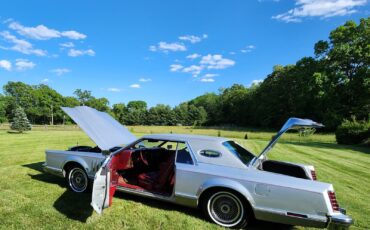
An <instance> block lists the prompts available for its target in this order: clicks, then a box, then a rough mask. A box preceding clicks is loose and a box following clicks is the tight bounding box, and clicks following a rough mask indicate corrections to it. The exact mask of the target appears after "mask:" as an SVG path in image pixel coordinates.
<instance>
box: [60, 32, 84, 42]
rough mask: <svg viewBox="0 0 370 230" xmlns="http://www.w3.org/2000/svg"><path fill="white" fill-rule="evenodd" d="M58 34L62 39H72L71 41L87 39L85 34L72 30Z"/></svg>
mask: <svg viewBox="0 0 370 230" xmlns="http://www.w3.org/2000/svg"><path fill="white" fill-rule="evenodd" d="M60 34H61V35H62V36H63V37H67V38H69V39H73V40H79V39H85V38H86V37H87V36H86V35H85V34H82V33H79V32H77V31H74V30H69V31H63V32H61V33H60Z"/></svg>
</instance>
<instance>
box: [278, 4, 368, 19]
mask: <svg viewBox="0 0 370 230" xmlns="http://www.w3.org/2000/svg"><path fill="white" fill-rule="evenodd" d="M366 2H367V1H366V0H296V2H295V8H293V9H290V10H289V11H287V12H286V13H283V14H278V15H276V16H273V17H272V18H273V19H276V20H280V21H284V22H301V21H302V18H304V17H321V18H329V17H334V16H343V15H348V14H353V13H355V12H357V11H356V9H355V7H358V6H363V5H365V4H366Z"/></svg>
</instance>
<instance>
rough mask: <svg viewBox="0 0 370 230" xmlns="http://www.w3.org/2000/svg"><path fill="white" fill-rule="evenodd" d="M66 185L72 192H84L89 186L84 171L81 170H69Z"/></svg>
mask: <svg viewBox="0 0 370 230" xmlns="http://www.w3.org/2000/svg"><path fill="white" fill-rule="evenodd" d="M68 184H69V187H70V188H71V189H72V191H74V192H84V191H85V190H86V189H87V186H88V184H89V180H88V179H87V175H86V173H85V171H84V170H83V169H81V168H73V169H71V171H69V174H68Z"/></svg>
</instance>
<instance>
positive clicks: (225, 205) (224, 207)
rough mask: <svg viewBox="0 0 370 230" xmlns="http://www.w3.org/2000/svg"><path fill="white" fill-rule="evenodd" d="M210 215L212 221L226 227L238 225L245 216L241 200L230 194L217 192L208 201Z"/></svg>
mask: <svg viewBox="0 0 370 230" xmlns="http://www.w3.org/2000/svg"><path fill="white" fill-rule="evenodd" d="M207 209H208V213H209V215H210V217H211V219H212V220H213V221H214V222H216V223H217V224H219V225H221V226H224V227H233V226H236V225H238V224H239V223H240V222H241V221H242V219H243V216H244V208H243V204H242V203H241V201H240V199H239V198H238V197H237V196H235V195H234V194H232V193H230V192H217V193H215V194H213V195H212V196H211V197H210V199H209V200H208V205H207Z"/></svg>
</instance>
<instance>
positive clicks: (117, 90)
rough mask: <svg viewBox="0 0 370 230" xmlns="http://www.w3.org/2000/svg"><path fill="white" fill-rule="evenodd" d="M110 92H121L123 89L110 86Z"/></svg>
mask: <svg viewBox="0 0 370 230" xmlns="http://www.w3.org/2000/svg"><path fill="white" fill-rule="evenodd" d="M107 90H108V91H109V92H114V93H119V92H121V91H122V90H121V89H119V88H108V89H107Z"/></svg>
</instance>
